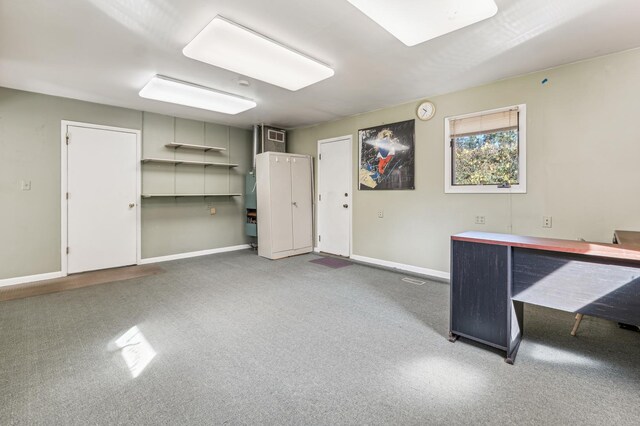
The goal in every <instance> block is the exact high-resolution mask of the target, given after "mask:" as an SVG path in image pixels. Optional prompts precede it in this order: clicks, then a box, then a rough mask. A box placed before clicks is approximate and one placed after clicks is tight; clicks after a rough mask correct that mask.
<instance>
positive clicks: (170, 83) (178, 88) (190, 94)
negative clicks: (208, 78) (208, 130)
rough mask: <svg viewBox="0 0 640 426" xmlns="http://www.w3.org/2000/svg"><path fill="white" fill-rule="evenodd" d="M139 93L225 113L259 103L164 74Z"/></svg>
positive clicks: (253, 106)
mask: <svg viewBox="0 0 640 426" xmlns="http://www.w3.org/2000/svg"><path fill="white" fill-rule="evenodd" d="M139 94H140V96H142V97H143V98H147V99H155V100H157V101H163V102H169V103H172V104H179V105H186V106H190V107H194V108H200V109H206V110H209V111H215V112H221V113H223V114H238V113H240V112H243V111H246V110H248V109H251V108H255V107H256V105H257V104H256V103H255V102H254V101H252V100H251V99H247V98H243V97H240V96H236V95H232V94H230V93H225V92H220V91H218V90H214V89H210V88H208V87H204V86H199V85H197V84H193V83H188V82H186V81H180V80H174V79H172V78H169V77H165V76H162V75H156V76H154V77H153V78H152V79H151V80H150V81H149V82H148V83H147V84H146V86H144V87H143V88H142V90H140V93H139Z"/></svg>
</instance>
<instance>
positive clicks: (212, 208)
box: [211, 207, 216, 216]
mask: <svg viewBox="0 0 640 426" xmlns="http://www.w3.org/2000/svg"><path fill="white" fill-rule="evenodd" d="M214 214H216V208H215V207H211V216H213V215H214Z"/></svg>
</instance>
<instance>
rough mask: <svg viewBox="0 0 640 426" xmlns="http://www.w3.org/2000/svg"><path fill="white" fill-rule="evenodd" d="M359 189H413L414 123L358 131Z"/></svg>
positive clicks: (394, 124)
mask: <svg viewBox="0 0 640 426" xmlns="http://www.w3.org/2000/svg"><path fill="white" fill-rule="evenodd" d="M358 140H359V142H360V170H359V173H358V179H359V185H358V188H359V189H361V190H385V189H415V174H414V173H415V164H414V163H415V120H407V121H401V122H398V123H392V124H385V125H383V126H376V127H370V128H368V129H361V130H359V131H358Z"/></svg>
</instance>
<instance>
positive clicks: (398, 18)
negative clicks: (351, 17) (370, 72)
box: [347, 0, 498, 46]
mask: <svg viewBox="0 0 640 426" xmlns="http://www.w3.org/2000/svg"><path fill="white" fill-rule="evenodd" d="M347 1H348V2H349V3H351V4H352V5H354V6H355V7H357V8H358V9H360V11H361V12H362V13H364V14H365V15H367V16H368V17H369V18H371V19H373V20H374V21H375V22H376V23H377V24H378V25H380V26H381V27H382V28H384V29H385V30H387V31H389V32H390V33H391V34H392V35H393V36H395V37H396V38H397V39H398V40H400V41H401V42H403V43H404V44H406V45H407V46H415V45H416V44H420V43H423V42H425V41H427V40H431V39H433V38H436V37H439V36H441V35H444V34H447V33H450V32H452V31H455V30H459V29H460V28H463V27H466V26H469V25H471V24H475V23H476V22H480V21H482V20H485V19H487V18H491V17H492V16H493V15H495V14H496V13H497V12H498V6H496V3H495V1H494V0H396V1H388V0H347Z"/></svg>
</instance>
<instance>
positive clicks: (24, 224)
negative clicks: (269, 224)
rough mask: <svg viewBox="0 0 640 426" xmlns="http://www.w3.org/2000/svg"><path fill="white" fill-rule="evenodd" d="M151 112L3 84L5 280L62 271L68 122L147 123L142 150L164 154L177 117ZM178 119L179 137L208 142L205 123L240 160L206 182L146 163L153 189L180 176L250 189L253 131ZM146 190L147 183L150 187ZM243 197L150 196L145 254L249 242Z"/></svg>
mask: <svg viewBox="0 0 640 426" xmlns="http://www.w3.org/2000/svg"><path fill="white" fill-rule="evenodd" d="M150 116H153V118H157V119H158V120H157V121H158V123H156V124H153V122H152V121H153V120H152V119H150V118H149V117H150ZM144 118H145V119H146V118H149V121H147V120H144V119H143V113H142V112H140V111H134V110H130V109H124V108H116V107H110V106H105V105H99V104H93V103H88V102H81V101H77V100H72V99H65V98H58V97H53V96H46V95H40V94H35V93H29V92H22V91H17V90H11V89H5V88H0V164H1V166H0V240H1V241H2V244H0V279H3V278H12V277H20V276H28V275H36V274H42V273H48V272H56V271H59V270H60V262H61V258H60V255H61V254H60V232H61V230H60V229H61V226H60V126H61V124H60V122H61V120H71V121H80V122H87V123H94V124H102V125H108V126H116V127H125V128H131V129H142V130H143V155H146V153H147V152H149V154H154V156H160V155H159V152H157V149H158V145H160V144H162V145H164V143H167V142H170V141H172V140H173V135H174V133H173V123H174V119H173V118H172V117H163V116H157V115H149V114H144ZM163 120H164V121H163ZM175 121H176V132H175V134H176V137H178V136H180V137H184V138H185V139H188V140H189V141H191V143H202V137H203V136H202V135H204V133H201V134H199V137H200V139H198V136H196V134H197V131H198V130H202V129H204V127H205V126H206V127H207V129H208V130H210V131H209V132H208V133H207V135H208V136H207V137H208V138H216V142H217V141H220V142H221V143H223V144H225V145H224V146H226V147H228V148H229V149H228V151H227V153H226V154H225V155H226V156H227V158H228V159H229V160H230V161H231V162H235V163H239V164H240V165H241V166H240V167H238V168H236V169H232V170H227V169H222V170H215V171H209V170H207V171H206V175H205V174H204V172H203V170H202V168H199V171H200V180H199V181H198V180H197V179H192V177H193V176H191V174H192V173H193V170H191V171H187V172H186V174H185V176H183V175H182V174H180V175H176V174H175V173H178V172H173V171H171V172H169V173H163V174H162V175H161V176H160V177H158V176H151V177H150V176H149V175H147V171H145V170H144V168H143V185H145V186H148V187H149V189H153V188H154V185H155V186H156V187H158V185H160V186H161V185H162V182H164V183H167V182H169V183H170V185H173V182H174V181H175V182H176V185H177V186H178V187H180V188H182V189H183V190H184V191H187V190H191V189H193V190H196V189H199V188H203V187H204V185H205V184H206V185H208V186H207V189H209V188H212V189H221V190H222V189H224V188H225V187H226V188H229V189H230V190H231V191H232V192H243V185H244V173H246V172H247V171H248V168H249V167H250V161H251V156H250V151H251V133H250V131H248V130H244V129H237V128H230V127H226V126H218V125H215V124H210V123H207V124H205V123H202V122H194V121H190V120H181V119H176V120H175ZM163 122H164V123H165V124H166V123H167V122H170V123H171V130H170V133H168V134H166V133H163V132H165V131H167V128H168V127H166V126H165V127H162V123H163ZM143 123H144V125H143ZM167 138H168V139H167ZM211 140H212V139H209V140H207V143H210V142H211ZM176 155H178V154H176ZM201 155H202V154H201ZM169 156H173V152H169V153H168V156H167V157H168V158H169ZM223 161H224V160H223ZM144 167H145V168H146V167H147V166H144ZM207 169H209V168H207ZM170 170H171V169H170ZM216 174H218V176H216ZM205 179H206V182H205ZM21 180H29V181H31V183H32V188H31V190H30V191H21V190H20V189H19V186H18V182H19V181H21ZM159 182H160V183H159ZM216 185H218V186H217V187H216ZM146 189H147V188H145V187H144V186H143V192H144V191H145V190H146ZM163 189H164V188H163ZM166 189H170V188H169V187H167V188H166ZM242 200H243V198H242V197H237V198H233V199H228V198H219V199H218V198H215V199H206V200H203V199H192V198H190V199H149V200H144V201H143V202H142V257H143V258H148V257H155V256H164V255H170V254H177V253H183V252H190V251H197V250H205V249H212V248H219V247H227V246H233V245H238V244H244V243H245V242H246V237H245V235H244V232H243V229H244V228H243V226H244V224H243V216H242V214H241V213H242V210H243V207H242V202H243V201H242ZM209 205H212V206H213V207H216V208H217V209H218V213H217V214H216V215H215V216H211V215H210V214H209Z"/></svg>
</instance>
